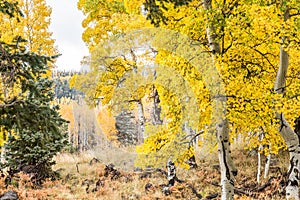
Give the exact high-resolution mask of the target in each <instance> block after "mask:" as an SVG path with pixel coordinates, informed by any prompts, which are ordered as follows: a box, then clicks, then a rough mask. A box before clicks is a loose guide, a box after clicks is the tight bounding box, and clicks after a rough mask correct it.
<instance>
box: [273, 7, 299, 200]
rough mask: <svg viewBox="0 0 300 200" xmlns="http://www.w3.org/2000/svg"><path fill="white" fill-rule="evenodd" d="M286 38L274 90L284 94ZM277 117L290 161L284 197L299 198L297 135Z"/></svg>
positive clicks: (286, 68) (286, 12) (285, 14)
mask: <svg viewBox="0 0 300 200" xmlns="http://www.w3.org/2000/svg"><path fill="white" fill-rule="evenodd" d="M289 18H290V14H289V8H286V10H285V13H284V20H285V21H287V20H288V19H289ZM287 40H288V38H286V37H283V38H282V44H281V47H280V64H279V69H278V71H277V76H276V81H275V84H274V90H275V91H276V92H277V93H278V94H284V92H285V89H286V88H285V86H286V74H287V71H288V66H289V55H288V52H286V51H285V50H284V46H285V43H287V42H286V41H287ZM276 117H277V119H279V120H280V128H279V132H280V134H281V136H282V137H283V138H284V141H285V143H286V145H287V147H288V151H289V155H290V162H289V170H288V183H287V186H286V199H295V200H299V173H300V170H299V169H300V141H299V137H298V135H297V134H296V133H295V132H294V131H293V129H292V128H291V125H290V124H289V123H288V122H287V121H286V119H285V117H284V114H283V113H276Z"/></svg>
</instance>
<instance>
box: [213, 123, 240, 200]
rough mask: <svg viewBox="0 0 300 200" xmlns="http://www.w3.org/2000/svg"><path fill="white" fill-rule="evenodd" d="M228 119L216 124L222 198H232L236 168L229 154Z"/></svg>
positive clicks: (223, 199) (225, 199)
mask: <svg viewBox="0 0 300 200" xmlns="http://www.w3.org/2000/svg"><path fill="white" fill-rule="evenodd" d="M228 131H229V128H228V120H224V122H223V123H222V124H218V125H217V139H218V153H219V161H220V168H221V186H222V200H227V199H233V196H234V176H236V175H237V170H236V168H235V166H234V164H233V161H232V159H231V155H230V143H229V134H228Z"/></svg>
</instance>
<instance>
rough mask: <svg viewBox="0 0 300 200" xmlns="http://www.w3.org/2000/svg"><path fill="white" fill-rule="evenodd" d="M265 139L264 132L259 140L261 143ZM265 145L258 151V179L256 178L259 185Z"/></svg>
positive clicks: (260, 146)
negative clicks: (262, 153)
mask: <svg viewBox="0 0 300 200" xmlns="http://www.w3.org/2000/svg"><path fill="white" fill-rule="evenodd" d="M263 138H264V132H262V133H261V134H260V135H259V140H260V142H261V141H262V140H263ZM263 148H264V147H263V145H262V144H260V145H259V147H258V150H257V177H256V181H257V183H258V184H259V183H260V176H261V153H260V152H261V151H262V150H263Z"/></svg>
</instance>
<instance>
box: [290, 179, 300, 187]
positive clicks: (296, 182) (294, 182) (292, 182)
mask: <svg viewBox="0 0 300 200" xmlns="http://www.w3.org/2000/svg"><path fill="white" fill-rule="evenodd" d="M290 183H291V184H290V185H291V186H297V187H298V181H297V180H293V181H290Z"/></svg>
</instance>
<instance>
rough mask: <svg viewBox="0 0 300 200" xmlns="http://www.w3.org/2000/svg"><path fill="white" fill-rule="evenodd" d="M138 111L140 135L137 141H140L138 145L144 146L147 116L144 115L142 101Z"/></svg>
mask: <svg viewBox="0 0 300 200" xmlns="http://www.w3.org/2000/svg"><path fill="white" fill-rule="evenodd" d="M137 109H138V135H137V140H138V144H142V143H143V142H144V132H145V115H144V108H143V104H142V100H141V99H140V100H139V101H138V102H137Z"/></svg>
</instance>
